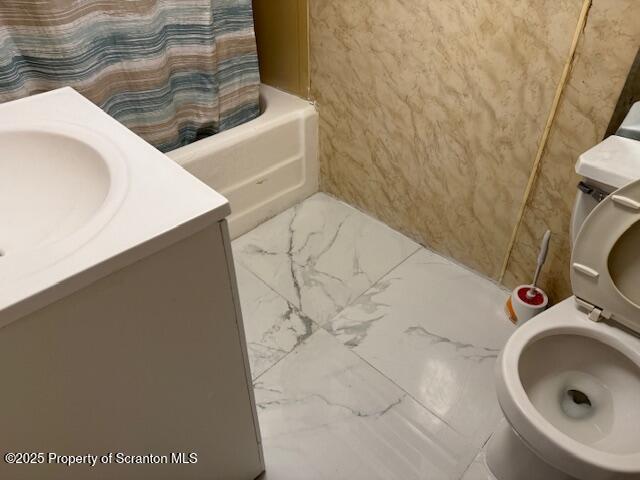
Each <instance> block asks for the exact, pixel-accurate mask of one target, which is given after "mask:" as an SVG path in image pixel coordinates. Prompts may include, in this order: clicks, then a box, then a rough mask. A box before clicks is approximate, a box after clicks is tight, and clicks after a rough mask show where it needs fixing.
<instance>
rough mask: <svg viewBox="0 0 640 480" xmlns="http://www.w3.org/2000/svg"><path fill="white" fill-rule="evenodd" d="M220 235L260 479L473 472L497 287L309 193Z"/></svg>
mask: <svg viewBox="0 0 640 480" xmlns="http://www.w3.org/2000/svg"><path fill="white" fill-rule="evenodd" d="M233 247H234V255H235V257H236V261H237V262H238V264H239V265H238V267H237V270H238V283H239V289H240V298H241V303H242V309H243V314H244V321H245V329H246V333H247V342H248V348H249V356H250V362H251V367H252V372H253V377H254V379H255V397H256V401H257V410H258V416H259V420H260V425H261V430H262V434H263V441H264V450H265V459H266V465H267V475H266V477H265V478H266V479H267V480H268V479H271V480H286V479H289V478H290V479H296V480H298V479H301V478H304V479H305V480H307V479H332V480H333V479H343V478H344V479H350V480H351V479H360V478H362V479H365V478H366V479H378V478H379V479H390V478H402V479H412V478H416V479H418V478H420V479H425V478H426V479H436V480H438V479H455V480H458V479H460V478H461V476H462V475H463V473H464V472H465V470H466V471H467V474H466V475H472V474H473V473H474V472H476V471H481V467H482V465H483V464H482V463H481V462H478V461H476V463H475V464H471V462H472V460H473V458H474V456H475V455H476V453H477V452H478V451H479V450H480V449H481V447H482V445H483V444H484V443H485V441H486V439H487V438H488V436H489V434H490V433H491V431H492V430H493V428H494V427H495V425H496V423H497V421H498V420H499V418H500V411H499V407H498V404H497V400H496V398H495V394H494V382H493V366H494V363H495V359H496V357H497V355H498V353H499V350H500V348H501V347H502V345H503V344H504V342H505V341H506V339H507V337H508V336H509V335H510V334H511V332H512V327H511V325H510V324H509V323H508V321H507V320H506V319H505V317H504V314H503V304H504V301H505V299H506V295H507V294H506V292H504V291H503V290H501V289H500V288H498V287H497V286H495V285H494V284H493V283H491V282H489V281H487V280H486V279H484V278H482V277H480V276H478V275H476V274H474V273H472V272H470V271H468V270H466V269H464V268H462V267H460V266H458V265H456V264H454V263H452V262H450V261H449V260H447V259H445V258H443V257H440V256H438V255H436V254H434V253H432V252H429V251H428V250H425V249H423V248H421V247H419V246H417V245H416V244H415V243H413V242H411V241H410V240H407V239H406V238H405V237H404V236H402V235H400V234H399V233H397V232H394V231H392V230H390V229H389V228H387V227H386V226H384V225H382V224H380V223H379V222H377V221H375V220H373V219H371V218H370V217H368V216H367V215H365V214H363V213H361V212H359V211H357V210H355V209H353V208H351V207H349V206H347V205H345V204H343V203H341V202H338V201H337V200H335V199H333V198H331V197H328V196H326V195H322V194H318V195H314V196H313V197H311V198H309V199H308V200H306V201H305V202H303V203H302V204H300V205H297V206H296V207H294V208H292V209H289V210H287V211H286V212H284V213H282V214H280V215H278V216H277V217H275V218H273V219H272V220H270V221H269V222H266V223H265V224H263V225H262V226H260V227H258V228H257V229H255V230H254V231H252V232H249V233H248V234H246V235H245V236H243V237H241V238H240V239H238V240H236V241H235V242H234V246H233ZM319 326H322V327H324V328H319ZM470 464H471V466H470V467H469V465H470ZM467 467H469V469H468V470H467ZM469 478H473V477H469Z"/></svg>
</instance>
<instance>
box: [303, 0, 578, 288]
mask: <svg viewBox="0 0 640 480" xmlns="http://www.w3.org/2000/svg"><path fill="white" fill-rule="evenodd" d="M581 5H582V2H581V0H541V1H537V2H530V1H518V0H491V1H483V2H477V1H472V0H454V1H451V0H433V1H429V2H407V1H402V0H379V1H376V2H370V1H366V0H352V1H349V2H344V1H340V0H312V1H311V2H310V17H311V21H310V35H311V55H310V58H311V88H312V95H313V96H314V97H315V98H316V99H317V101H318V105H319V109H320V118H321V127H320V135H321V139H320V142H321V165H322V176H321V184H322V188H323V190H325V191H328V192H329V193H331V194H333V195H336V196H338V197H339V198H342V199H344V200H345V201H347V202H348V203H350V204H353V205H356V206H358V207H360V208H361V209H363V210H365V211H368V212H371V213H373V214H374V215H375V216H377V217H378V218H380V219H381V220H383V221H384V222H385V223H387V224H388V225H390V226H391V227H393V228H395V229H398V230H400V231H402V232H404V233H406V234H408V235H409V236H410V237H412V238H413V239H415V240H417V241H419V242H420V243H422V244H424V245H427V246H429V247H431V248H433V249H435V250H437V251H438V252H441V253H444V254H446V255H449V256H451V257H453V258H455V259H457V260H459V261H461V262H462V263H464V264H466V265H468V266H470V267H472V268H474V269H476V270H478V271H480V272H482V273H484V274H487V275H490V276H492V277H494V278H495V277H496V276H497V275H498V274H499V270H500V268H501V266H502V263H503V260H504V255H505V251H506V247H507V244H508V242H509V239H510V237H511V234H512V230H513V226H514V224H515V222H516V218H517V214H518V209H519V206H520V204H521V200H522V197H523V191H524V188H525V185H526V182H527V179H528V177H529V171H530V168H531V164H532V162H533V159H534V157H535V153H536V150H537V147H538V142H539V139H540V136H541V134H542V131H543V128H544V125H545V122H546V120H547V117H548V114H549V110H550V108H551V104H552V101H553V97H554V94H555V90H556V86H557V83H558V80H559V78H560V75H561V73H562V68H563V66H564V62H565V58H566V56H567V53H568V51H569V48H570V44H571V39H572V36H573V32H574V29H575V25H576V21H577V18H578V15H579V11H580V8H581Z"/></svg>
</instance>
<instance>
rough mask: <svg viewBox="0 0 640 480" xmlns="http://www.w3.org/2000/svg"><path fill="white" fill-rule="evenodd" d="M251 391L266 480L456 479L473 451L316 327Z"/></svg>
mask: <svg viewBox="0 0 640 480" xmlns="http://www.w3.org/2000/svg"><path fill="white" fill-rule="evenodd" d="M255 396H256V402H257V407H258V416H259V420H260V428H261V431H262V437H263V445H264V452H265V460H266V466H267V475H266V478H267V479H269V480H286V479H295V480H299V479H305V480H312V479H332V480H339V479H349V480H357V479H367V480H371V479H385V480H391V479H402V480H409V479H430V480H439V479H459V478H460V477H461V476H462V474H463V472H464V470H465V469H466V467H467V465H468V464H469V463H470V462H471V460H472V459H473V457H474V455H475V453H476V452H475V450H473V449H472V447H471V446H470V444H469V442H468V441H467V440H466V439H465V438H464V437H463V436H462V435H460V434H459V433H457V432H456V431H454V430H453V429H452V428H450V427H449V426H448V425H446V424H445V423H444V422H442V421H441V420H440V419H438V418H437V417H436V416H435V415H433V414H431V413H430V412H428V411H427V410H426V409H425V408H423V407H422V406H420V405H419V404H418V403H417V402H415V401H414V400H413V399H412V398H411V397H410V396H408V395H407V394H406V392H403V391H402V390H401V389H399V388H398V387H397V386H395V385H394V384H393V383H392V382H390V381H389V380H387V379H386V378H384V377H383V376H382V375H380V374H379V373H378V372H377V371H376V370H375V369H373V368H372V367H371V366H369V365H368V364H367V363H366V362H364V361H363V360H361V359H360V358H358V357H357V356H356V355H354V354H353V353H352V352H350V351H349V350H348V349H347V348H345V347H344V346H343V345H341V344H340V343H339V342H338V341H337V340H336V339H335V338H333V337H332V336H331V335H330V334H328V333H327V332H325V331H324V330H322V329H320V330H318V331H317V332H315V333H314V334H313V335H311V337H309V338H308V339H307V340H306V341H305V342H304V343H303V344H302V345H301V346H299V347H298V348H296V349H295V350H294V351H293V352H292V353H290V354H289V355H288V356H286V357H285V358H284V359H283V360H281V361H280V362H279V363H277V364H276V365H275V366H274V367H273V368H271V369H270V370H269V371H267V372H266V373H265V374H264V375H263V376H262V377H260V379H259V380H258V381H257V382H256V384H255Z"/></svg>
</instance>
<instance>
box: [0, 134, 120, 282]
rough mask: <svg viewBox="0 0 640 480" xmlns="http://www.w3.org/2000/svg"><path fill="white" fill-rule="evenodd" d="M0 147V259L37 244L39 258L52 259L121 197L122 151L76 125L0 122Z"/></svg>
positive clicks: (90, 230) (84, 236)
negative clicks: (44, 250) (44, 249)
mask: <svg viewBox="0 0 640 480" xmlns="http://www.w3.org/2000/svg"><path fill="white" fill-rule="evenodd" d="M0 151H1V152H2V155H1V156H0V225H1V228H0V255H1V256H0V264H3V263H4V264H6V263H9V262H10V263H13V260H15V261H18V260H17V256H19V254H20V253H23V254H28V255H29V256H30V257H31V256H33V255H34V252H36V251H38V250H41V249H43V248H47V254H46V261H45V262H44V263H47V264H50V263H53V262H55V261H57V260H59V259H60V258H61V257H63V256H65V255H67V254H69V253H70V252H72V251H74V250H76V249H78V248H79V247H80V246H82V245H83V244H84V243H86V242H87V241H88V240H89V239H91V237H93V236H94V235H95V234H96V233H97V232H98V231H99V230H100V228H101V227H103V226H104V225H105V224H106V223H107V222H108V221H109V218H110V217H111V216H112V215H113V214H114V212H115V211H116V210H117V209H118V207H119V205H120V204H121V203H122V200H123V198H124V196H125V193H126V187H127V175H126V163H125V162H124V159H123V154H122V153H121V152H120V151H119V149H118V148H117V147H116V146H115V145H113V144H111V143H110V142H108V141H107V140H105V139H104V138H101V137H99V136H97V135H95V134H94V133H93V132H91V131H90V130H88V129H86V128H84V127H81V126H78V125H72V124H65V123H57V124H51V125H38V126H33V125H30V126H25V127H21V126H19V125H10V126H6V125H5V126H3V125H0ZM63 243H64V245H62V244H63ZM42 263H43V262H39V265H37V267H38V268H41V267H43V266H45V265H43V264H42ZM3 266H6V265H3ZM21 267H22V268H21V270H22V273H29V270H33V268H29V269H25V268H24V267H25V264H24V262H23V261H21Z"/></svg>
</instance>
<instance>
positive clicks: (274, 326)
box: [236, 265, 317, 379]
mask: <svg viewBox="0 0 640 480" xmlns="http://www.w3.org/2000/svg"><path fill="white" fill-rule="evenodd" d="M236 276H237V279H238V290H239V292H240V306H241V307H242V316H243V321H244V330H245V335H246V338H247V349H248V351H249V363H250V364H251V376H252V377H253V378H254V379H255V378H256V377H258V376H259V375H261V374H262V373H263V372H265V371H266V370H267V369H269V368H270V367H271V366H272V365H274V364H275V363H276V362H278V361H279V360H280V359H281V358H282V357H284V356H285V355H286V354H287V353H289V352H290V351H292V350H293V349H294V348H296V347H297V346H298V345H300V343H301V342H303V341H304V340H305V339H306V338H308V337H309V336H310V335H311V334H312V333H313V331H314V330H316V329H317V326H316V325H315V324H314V323H313V322H312V321H311V319H309V318H308V317H306V316H305V315H304V314H302V313H301V312H300V311H298V309H296V308H295V307H294V306H293V305H292V304H291V303H290V302H288V301H287V300H285V299H284V298H282V297H281V296H280V295H278V294H277V293H276V292H274V291H273V290H271V289H270V288H269V287H267V286H266V285H265V284H264V283H263V282H262V281H260V280H259V279H258V278H257V277H256V276H255V275H254V274H252V273H251V272H249V271H248V270H247V269H245V268H244V267H243V266H241V265H236Z"/></svg>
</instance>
